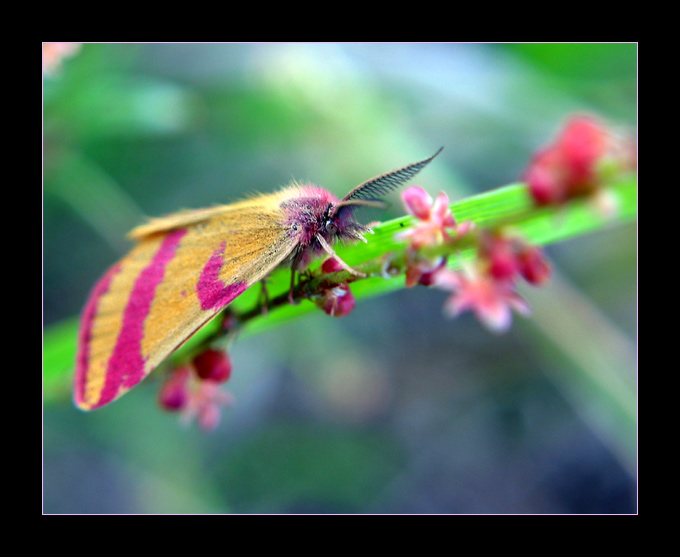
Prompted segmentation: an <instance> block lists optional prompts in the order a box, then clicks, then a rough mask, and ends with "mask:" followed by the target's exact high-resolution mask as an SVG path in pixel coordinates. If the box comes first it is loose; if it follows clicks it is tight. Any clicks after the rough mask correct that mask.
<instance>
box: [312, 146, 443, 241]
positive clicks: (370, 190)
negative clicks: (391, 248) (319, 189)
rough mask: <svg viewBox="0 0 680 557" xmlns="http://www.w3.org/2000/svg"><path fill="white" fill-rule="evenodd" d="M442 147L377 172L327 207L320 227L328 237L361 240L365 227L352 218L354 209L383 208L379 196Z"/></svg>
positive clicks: (419, 166)
mask: <svg viewBox="0 0 680 557" xmlns="http://www.w3.org/2000/svg"><path fill="white" fill-rule="evenodd" d="M442 149H443V147H440V148H439V150H438V151H437V152H436V153H435V154H434V155H432V156H431V157H429V158H427V159H425V160H423V161H420V162H416V163H413V164H409V165H408V166H404V167H403V168H399V169H398V170H393V171H392V172H387V173H386V174H381V175H380V176H376V177H375V178H372V179H370V180H368V181H366V182H364V183H363V184H359V185H358V186H357V187H356V188H354V189H353V190H352V191H350V192H349V193H348V194H347V195H346V196H345V197H343V198H342V199H341V200H340V201H339V202H338V203H336V204H335V205H333V206H329V208H328V210H327V215H324V223H323V224H324V229H325V230H326V231H327V233H328V234H329V235H330V236H332V237H338V238H354V239H360V240H364V237H363V234H364V233H366V232H367V231H368V230H369V229H368V227H367V226H364V225H362V224H359V223H358V222H357V221H356V220H355V219H354V210H355V209H357V208H358V207H372V208H377V209H385V208H386V207H387V203H385V201H383V200H382V199H381V198H382V197H384V196H385V195H387V194H388V193H389V192H391V191H393V190H395V189H397V188H398V187H400V186H401V185H403V184H404V183H405V182H408V181H409V180H410V179H411V178H413V177H414V176H415V175H416V174H418V172H420V171H421V170H422V169H423V168H425V167H426V166H427V165H428V164H429V163H430V162H431V161H432V159H434V158H435V157H436V156H437V155H438V154H439V153H441V151H442ZM364 241H365V240H364Z"/></svg>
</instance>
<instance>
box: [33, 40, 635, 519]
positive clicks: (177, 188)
mask: <svg viewBox="0 0 680 557" xmlns="http://www.w3.org/2000/svg"><path fill="white" fill-rule="evenodd" d="M43 100H44V112H43V122H44V158H43V176H44V181H43V324H44V330H45V333H46V334H47V333H48V332H52V333H53V332H54V331H55V330H58V328H59V327H62V326H63V325H64V323H69V322H70V320H72V319H73V318H74V317H76V316H77V315H78V313H79V312H80V310H81V308H82V306H83V304H84V302H85V299H86V297H87V294H88V292H89V289H90V288H91V287H92V286H93V284H94V283H95V281H96V280H97V279H98V278H99V276H100V275H101V274H102V273H103V272H104V271H105V270H106V268H108V266H109V265H111V264H112V263H114V262H115V260H116V259H118V258H119V257H120V256H121V255H122V254H124V253H125V251H126V250H127V249H128V247H129V243H128V242H127V240H125V233H126V232H127V231H128V230H129V229H130V228H132V227H133V226H135V225H136V224H138V223H140V222H141V221H142V219H143V216H144V215H149V216H153V215H162V214H165V213H170V212H173V211H176V210H178V209H180V208H197V207H204V206H209V205H212V204H214V203H226V202H229V201H232V200H234V199H237V198H239V197H241V196H242V195H244V194H247V193H249V192H253V191H263V192H267V191H273V190H275V189H277V188H278V187H280V186H282V185H285V184H286V183H288V182H289V181H290V180H291V179H296V180H309V181H311V182H314V183H317V184H321V185H323V186H325V187H326V188H328V189H330V190H331V191H333V192H335V193H336V194H338V195H340V196H342V195H344V194H345V193H346V192H347V191H348V190H349V189H351V188H352V187H354V186H355V185H357V184H358V183H360V182H362V181H364V180H366V179H367V178H370V177H372V176H374V175H376V174H379V173H382V172H385V171H388V170H391V169H393V168H396V167H399V166H402V165H405V164H408V163H411V162H414V161H417V160H421V159H422V158H425V157H427V156H429V155H431V154H432V153H433V152H434V151H435V150H436V149H437V148H438V147H440V146H441V145H444V147H445V150H444V152H443V153H442V154H441V155H440V156H439V157H438V158H437V159H436V161H435V162H434V163H433V164H431V165H430V166H429V167H428V168H427V170H426V171H424V172H423V173H422V174H421V175H419V176H418V178H417V179H416V180H415V181H414V183H417V184H420V185H422V186H424V187H425V188H426V189H428V190H429V191H430V192H432V193H437V192H438V191H440V190H444V191H446V192H447V193H448V194H449V197H450V198H451V199H452V200H456V199H460V198H462V197H465V196H467V195H469V194H471V193H475V192H480V191H485V190H488V189H491V188H495V187H498V186H501V185H504V184H507V183H510V182H512V181H515V180H517V178H518V177H519V175H520V173H521V172H522V170H523V169H524V167H525V166H526V164H527V162H528V160H529V157H530V156H531V154H532V152H533V151H534V150H535V149H536V148H537V147H539V146H541V145H543V144H545V143H546V142H548V141H549V140H550V139H551V138H552V137H553V135H554V134H555V132H556V131H557V129H558V128H559V126H560V125H561V123H562V122H563V121H564V120H565V119H566V118H567V117H568V116H569V115H571V114H573V113H574V112H589V113H594V114H597V115H599V116H600V117H602V118H604V119H606V120H607V121H608V122H610V123H612V124H613V125H615V126H620V127H621V128H622V129H628V130H632V131H633V132H635V126H636V120H637V46H636V45H635V44H593V45H590V44H564V45H560V44H528V45H523V44H512V45H502V44H492V45H483V44H83V45H82V46H81V47H80V49H79V50H78V51H77V52H76V53H74V54H73V55H72V56H71V57H69V58H67V59H65V60H64V61H63V63H62V65H61V67H60V68H58V69H56V70H55V71H53V72H52V74H51V75H48V76H46V77H44V80H43ZM401 214H403V210H402V208H401V206H400V203H399V202H398V198H396V197H395V198H394V200H393V204H392V208H391V210H390V212H388V214H386V215H385V218H390V217H392V216H397V215H401ZM547 251H548V254H549V256H550V257H551V259H552V260H553V262H554V265H555V271H556V276H555V280H554V281H552V282H551V283H550V284H549V285H548V286H547V287H545V288H542V289H540V290H533V289H532V290H526V291H524V292H523V295H525V297H526V298H527V299H528V301H529V303H530V305H531V306H532V308H533V309H534V312H535V316H534V318H533V319H525V318H517V319H516V320H515V323H514V324H513V327H512V329H511V331H510V332H509V333H507V334H505V335H503V336H496V335H493V334H491V333H489V332H487V331H486V330H485V329H483V328H482V326H480V325H479V324H478V322H477V321H476V320H475V319H474V318H473V317H471V316H469V315H465V316H462V317H460V318H458V319H456V320H453V321H449V320H446V319H444V317H443V316H442V315H441V306H442V304H443V301H444V299H445V294H444V293H442V292H437V291H432V290H428V289H425V288H415V289H412V290H408V291H400V292H397V293H393V294H390V295H387V296H383V297H379V298H374V299H370V300H366V301H363V302H361V303H360V304H359V305H358V306H357V308H356V310H355V311H354V313H352V314H351V315H349V316H347V317H345V318H342V319H332V318H330V317H327V316H326V315H324V314H322V313H321V312H318V313H317V314H314V315H311V316H308V317H305V318H304V319H299V320H297V321H295V322H293V323H290V324H288V325H286V326H283V327H279V328H277V329H275V330H271V331H269V332H266V333H263V334H259V335H256V336H251V337H247V338H244V339H241V340H240V341H239V342H237V343H236V344H235V346H234V347H233V349H232V352H231V355H232V358H233V360H234V376H233V379H232V381H231V382H230V384H229V387H230V392H232V393H233V395H234V396H235V398H236V403H235V405H234V406H233V407H232V408H231V409H229V410H227V411H226V412H225V413H224V415H223V420H222V424H221V425H220V427H219V428H218V429H217V430H215V431H213V432H211V433H205V432H203V431H201V430H199V429H198V428H196V427H183V426H182V425H180V424H179V423H178V421H177V419H176V417H175V416H173V415H170V414H166V413H163V412H161V411H160V410H159V409H158V408H157V405H156V393H157V389H158V386H159V381H158V379H157V378H155V377H154V375H153V374H152V376H151V377H150V378H149V379H147V380H146V381H145V382H144V383H142V385H140V386H139V387H137V388H136V389H135V390H133V391H132V392H131V393H129V394H128V395H126V396H125V397H123V398H122V399H121V400H119V401H117V402H116V403H115V404H113V405H111V406H109V407H106V408H104V409H101V410H98V411H96V412H93V413H83V412H80V411H78V410H76V409H75V408H74V406H73V405H72V403H71V399H70V393H69V392H68V390H67V388H64V389H63V393H62V394H61V395H60V396H56V397H54V396H50V397H49V399H48V398H46V399H45V401H44V404H43V447H44V450H43V511H44V512H45V513H214V512H220V513H634V512H636V510H637V483H636V477H637V467H636V463H637V423H636V415H637V396H636V391H637V387H636V380H637V379H636V358H637V355H636V350H637V347H636V336H637V293H636V290H637V271H636V269H637V227H636V224H629V225H625V226H620V227H615V228H612V229H611V230H606V231H603V232H601V233H598V234H595V235H590V236H585V237H581V238H578V239H576V240H572V241H569V242H565V243H563V244H559V245H554V246H550V247H549V248H548V250H547ZM45 371H46V372H47V371H48V370H45ZM65 387H68V386H65Z"/></svg>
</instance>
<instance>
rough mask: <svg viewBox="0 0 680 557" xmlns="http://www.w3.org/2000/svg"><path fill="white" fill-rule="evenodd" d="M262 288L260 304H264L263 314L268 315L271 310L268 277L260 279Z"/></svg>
mask: <svg viewBox="0 0 680 557" xmlns="http://www.w3.org/2000/svg"><path fill="white" fill-rule="evenodd" d="M260 284H261V285H262V290H260V301H259V303H260V305H261V306H262V315H267V313H268V312H269V290H268V289H267V279H266V278H263V279H262V280H261V281H260Z"/></svg>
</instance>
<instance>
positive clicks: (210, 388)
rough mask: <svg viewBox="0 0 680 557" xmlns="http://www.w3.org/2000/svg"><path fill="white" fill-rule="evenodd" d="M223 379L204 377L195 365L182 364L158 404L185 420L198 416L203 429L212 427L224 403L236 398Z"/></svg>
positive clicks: (168, 378) (169, 381) (170, 375)
mask: <svg viewBox="0 0 680 557" xmlns="http://www.w3.org/2000/svg"><path fill="white" fill-rule="evenodd" d="M206 352H207V351H206ZM204 353H205V352H204ZM221 383H223V381H214V380H211V379H202V378H201V377H199V376H198V374H197V372H196V369H195V368H193V367H192V366H190V365H188V364H185V365H181V366H179V367H177V368H175V369H173V370H172V371H171V372H170V374H169V375H168V377H167V379H166V380H165V383H164V384H163V386H162V387H161V390H160V392H159V397H158V400H159V404H160V406H161V408H163V409H164V410H167V411H168V412H177V413H179V415H180V418H181V420H182V421H183V422H185V423H188V422H191V421H194V420H196V422H197V423H198V425H199V427H201V428H202V429H205V430H212V429H214V428H215V427H217V425H218V424H219V422H220V416H221V412H222V410H221V407H222V406H224V405H228V404H231V402H232V401H233V397H232V396H231V394H230V393H228V392H227V391H224V390H222V389H221V388H220V386H221Z"/></svg>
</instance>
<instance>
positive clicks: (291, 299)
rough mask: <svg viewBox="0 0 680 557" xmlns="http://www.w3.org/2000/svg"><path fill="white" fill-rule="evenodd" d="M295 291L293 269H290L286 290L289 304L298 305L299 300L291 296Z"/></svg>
mask: <svg viewBox="0 0 680 557" xmlns="http://www.w3.org/2000/svg"><path fill="white" fill-rule="evenodd" d="M294 291H295V269H291V270H290V290H288V303H289V304H290V305H291V306H296V305H298V303H299V302H297V301H296V300H295V298H293V292H294Z"/></svg>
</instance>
